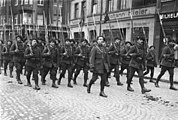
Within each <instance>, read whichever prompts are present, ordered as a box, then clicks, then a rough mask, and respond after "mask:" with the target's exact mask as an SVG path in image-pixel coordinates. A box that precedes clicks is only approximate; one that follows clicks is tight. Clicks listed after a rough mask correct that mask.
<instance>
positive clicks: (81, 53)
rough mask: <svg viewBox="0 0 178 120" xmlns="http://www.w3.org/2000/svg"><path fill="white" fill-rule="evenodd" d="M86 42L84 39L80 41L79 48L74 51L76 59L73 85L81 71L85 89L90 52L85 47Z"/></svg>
mask: <svg viewBox="0 0 178 120" xmlns="http://www.w3.org/2000/svg"><path fill="white" fill-rule="evenodd" d="M87 43H88V41H87V40H86V39H82V40H81V46H79V47H78V48H77V50H76V51H75V56H76V57H77V59H76V71H75V74H74V84H77V82H76V79H77V76H78V75H79V74H80V71H81V70H82V69H83V72H84V84H83V86H84V87H87V79H88V69H89V55H90V50H89V47H87Z"/></svg>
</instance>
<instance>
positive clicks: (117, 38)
mask: <svg viewBox="0 0 178 120" xmlns="http://www.w3.org/2000/svg"><path fill="white" fill-rule="evenodd" d="M116 40H122V39H121V38H119V37H116V38H114V41H116Z"/></svg>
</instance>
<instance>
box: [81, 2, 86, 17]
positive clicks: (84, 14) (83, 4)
mask: <svg viewBox="0 0 178 120" xmlns="http://www.w3.org/2000/svg"><path fill="white" fill-rule="evenodd" d="M81 10H82V11H81V13H82V12H83V13H82V14H81V15H83V16H84V17H85V16H86V11H87V10H86V1H83V2H82V9H81Z"/></svg>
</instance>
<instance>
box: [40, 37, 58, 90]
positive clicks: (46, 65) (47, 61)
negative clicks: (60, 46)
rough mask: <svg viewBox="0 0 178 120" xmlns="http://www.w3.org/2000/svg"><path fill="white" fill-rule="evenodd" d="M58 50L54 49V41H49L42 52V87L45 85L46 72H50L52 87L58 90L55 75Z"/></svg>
mask: <svg viewBox="0 0 178 120" xmlns="http://www.w3.org/2000/svg"><path fill="white" fill-rule="evenodd" d="M58 56H59V53H58V50H57V48H56V42H55V40H51V41H50V43H49V45H46V47H45V48H44V50H43V53H42V57H43V58H44V62H43V72H42V75H41V81H42V85H45V83H46V80H45V78H46V75H47V74H48V72H50V79H51V80H52V87H53V88H58V86H57V85H56V74H57V69H58V59H59V58H58Z"/></svg>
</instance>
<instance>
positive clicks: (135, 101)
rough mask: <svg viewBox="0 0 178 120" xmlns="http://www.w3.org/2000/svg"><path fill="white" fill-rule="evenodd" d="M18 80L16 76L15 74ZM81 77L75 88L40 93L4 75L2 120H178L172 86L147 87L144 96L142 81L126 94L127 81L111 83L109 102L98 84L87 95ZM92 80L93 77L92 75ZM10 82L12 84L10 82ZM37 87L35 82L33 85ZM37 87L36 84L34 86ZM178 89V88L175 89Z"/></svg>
mask: <svg viewBox="0 0 178 120" xmlns="http://www.w3.org/2000/svg"><path fill="white" fill-rule="evenodd" d="M14 76H15V74H14ZM82 78H83V74H82V73H81V74H80V76H79V78H78V80H77V82H78V85H75V86H74V88H68V87H67V79H66V78H65V79H63V80H62V83H61V85H60V86H59V88H58V89H55V88H52V87H51V81H50V80H49V77H48V78H47V80H48V81H47V85H45V86H42V85H41V82H40V88H41V90H39V91H36V90H34V89H32V88H30V87H25V86H24V84H26V81H25V80H26V78H25V76H22V81H23V84H22V85H19V84H17V82H16V80H15V78H9V77H4V76H3V75H0V97H1V98H0V99H1V107H0V113H1V116H0V119H1V120H178V91H172V90H170V89H169V84H168V83H164V82H160V88H155V87H154V84H153V83H147V84H146V87H147V88H150V89H152V91H151V92H150V93H147V94H141V90H140V86H139V83H138V78H134V79H133V85H132V86H133V88H134V90H135V91H134V92H128V91H127V90H126V83H125V81H126V77H125V75H123V76H122V77H121V81H122V82H123V83H124V86H122V87H120V86H116V81H115V79H114V78H113V77H112V79H110V85H111V86H110V87H108V88H106V89H105V93H106V94H107V95H108V98H102V97H100V96H99V81H100V80H98V81H97V82H96V83H95V84H94V85H93V86H92V90H91V94H88V93H87V92H86V88H84V87H83V86H82V84H83V80H82ZM90 78H91V74H90ZM9 81H12V83H11V82H9ZM32 83H33V81H32ZM32 85H33V87H34V83H33V84H32ZM175 87H178V86H177V85H175Z"/></svg>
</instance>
